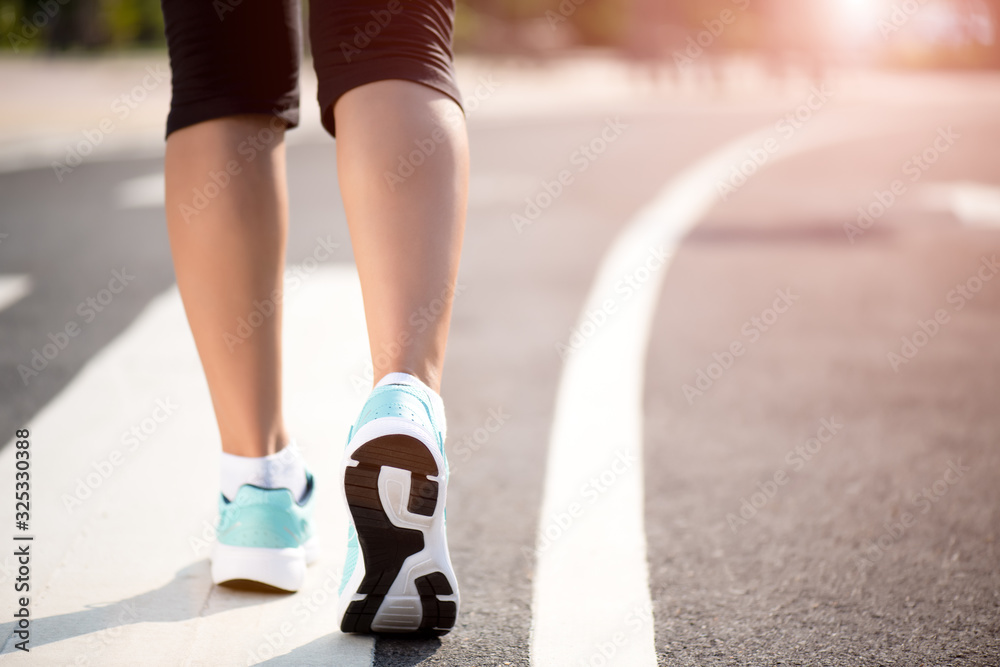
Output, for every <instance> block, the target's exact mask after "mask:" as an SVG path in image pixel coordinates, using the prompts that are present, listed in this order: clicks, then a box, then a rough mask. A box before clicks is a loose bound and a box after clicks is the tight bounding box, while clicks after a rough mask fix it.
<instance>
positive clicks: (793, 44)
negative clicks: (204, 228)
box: [0, 0, 1000, 67]
mask: <svg viewBox="0 0 1000 667" xmlns="http://www.w3.org/2000/svg"><path fill="white" fill-rule="evenodd" d="M727 9H729V10H730V11H739V12H744V11H745V12H746V13H747V14H748V15H749V16H748V18H747V19H746V20H740V21H739V24H738V25H737V26H735V27H734V28H733V29H732V30H725V31H724V32H723V33H722V34H720V35H718V36H717V42H716V43H715V45H714V49H715V51H716V54H719V53H720V52H723V51H725V52H727V53H759V54H764V55H766V56H767V57H768V58H769V59H771V60H772V61H773V62H774V64H775V66H778V67H780V66H782V65H783V64H785V63H787V62H788V61H789V60H793V59H795V58H796V57H798V58H808V59H809V60H810V61H813V62H815V63H816V65H817V66H821V65H824V64H843V63H868V64H892V65H900V66H919V67H928V66H930V67H997V66H1000V50H998V48H997V35H996V31H997V24H998V22H1000V1H998V0H906V1H904V0H752V1H750V0H747V1H746V2H730V1H729V0H670V1H669V2H668V1H666V0H546V1H543V0H459V2H458V9H457V18H456V38H455V41H456V47H457V49H458V50H459V51H461V52H475V53H485V54H516V55H522V56H532V57H538V58H544V57H546V56H551V55H554V54H558V53H559V52H561V51H565V50H567V49H573V48H593V47H601V48H606V49H611V50H614V51H617V52H620V53H622V54H625V55H628V56H631V57H636V58H650V59H655V58H663V57H669V56H670V55H671V53H672V51H674V50H675V49H682V48H683V47H684V46H686V45H687V44H686V38H687V35H688V32H689V31H690V30H691V29H696V28H697V29H701V28H704V27H706V26H707V25H709V24H711V23H712V22H713V21H716V20H718V19H719V15H720V13H721V12H723V11H725V10H727ZM918 9H919V11H918ZM556 27H559V28H560V29H559V30H555V28H556ZM0 34H3V35H5V36H6V38H5V39H4V40H3V43H2V44H0V49H3V50H6V51H11V52H17V53H22V52H23V53H35V54H40V53H47V54H61V53H72V52H77V53H100V52H108V51H114V50H121V49H156V48H162V47H163V46H164V37H163V20H162V16H161V14H160V6H159V3H158V2H156V0H70V1H67V0H0Z"/></svg>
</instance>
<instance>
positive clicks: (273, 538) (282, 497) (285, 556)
mask: <svg viewBox="0 0 1000 667" xmlns="http://www.w3.org/2000/svg"><path fill="white" fill-rule="evenodd" d="M306 478H307V481H306V491H305V494H303V496H302V499H301V500H299V501H296V500H295V499H294V498H293V497H292V492H291V491H289V490H288V489H264V488H261V487H259V486H254V485H252V484H244V485H243V486H241V487H240V488H239V491H237V493H236V497H235V498H233V500H232V501H230V500H227V499H226V497H225V496H223V495H221V494H220V501H219V528H218V531H217V533H216V540H217V542H216V545H215V551H214V552H213V553H212V581H214V582H215V583H216V584H222V583H237V582H256V583H259V584H264V585H266V586H271V587H273V588H277V589H280V590H284V591H292V592H294V591H297V590H299V589H300V588H302V583H303V581H304V580H305V576H306V565H308V564H311V563H313V562H314V561H315V560H316V559H317V557H318V555H319V548H318V547H319V544H318V541H317V539H316V537H315V536H314V535H313V530H312V513H313V506H314V505H315V502H314V500H313V498H314V496H315V485H314V483H313V477H312V475H310V474H308V473H307V474H306Z"/></svg>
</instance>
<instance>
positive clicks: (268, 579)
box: [212, 537, 319, 591]
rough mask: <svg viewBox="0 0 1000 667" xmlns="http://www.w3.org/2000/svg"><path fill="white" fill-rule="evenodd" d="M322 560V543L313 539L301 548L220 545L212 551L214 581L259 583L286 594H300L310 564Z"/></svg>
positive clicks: (217, 544)
mask: <svg viewBox="0 0 1000 667" xmlns="http://www.w3.org/2000/svg"><path fill="white" fill-rule="evenodd" d="M318 558H319V540H318V539H317V538H316V537H312V538H310V539H309V540H307V541H306V542H305V544H303V545H301V546H298V547H287V548H283V549H269V548H266V547H240V546H233V545H231V544H220V543H216V545H215V549H214V551H213V552H212V581H213V582H215V583H216V584H221V583H225V582H227V581H236V580H248V581H257V582H260V583H262V584H267V585H268V586H273V587H275V588H280V589H282V590H286V591H297V590H299V589H300V588H302V584H303V583H304V581H305V576H306V565H309V564H312V563H314V562H316V560H317V559H318Z"/></svg>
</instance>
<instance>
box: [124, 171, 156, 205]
mask: <svg viewBox="0 0 1000 667" xmlns="http://www.w3.org/2000/svg"><path fill="white" fill-rule="evenodd" d="M165 188H166V185H165V181H164V176H163V172H162V171H160V172H157V173H155V174H146V175H145V176H137V177H135V178H130V179H128V180H126V181H122V182H121V183H119V184H118V186H117V187H116V188H115V191H114V197H115V208H118V209H123V208H163V201H164V197H165Z"/></svg>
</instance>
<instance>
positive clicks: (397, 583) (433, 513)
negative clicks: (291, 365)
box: [340, 374, 459, 634]
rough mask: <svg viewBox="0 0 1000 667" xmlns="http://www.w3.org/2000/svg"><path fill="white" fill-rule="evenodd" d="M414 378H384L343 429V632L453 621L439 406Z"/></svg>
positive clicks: (447, 625) (421, 629)
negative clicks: (345, 513)
mask: <svg viewBox="0 0 1000 667" xmlns="http://www.w3.org/2000/svg"><path fill="white" fill-rule="evenodd" d="M393 376H398V374H393ZM393 376H390V378H387V379H391V378H392V377H393ZM383 383H384V384H383ZM418 383H419V381H418V380H415V378H414V383H412V384H411V383H406V384H402V383H400V384H397V383H392V382H386V380H383V382H382V383H379V386H376V387H375V389H373V390H372V393H371V394H370V395H369V397H368V400H367V402H366V403H365V406H364V408H362V410H361V415H360V417H358V421H357V422H356V423H355V424H354V426H353V427H352V428H351V431H350V433H349V435H348V440H347V450H346V452H345V458H344V496H345V499H346V501H347V508H348V516H349V526H348V546H347V558H346V561H345V565H344V574H343V580H342V582H341V586H340V619H341V621H340V629H341V630H342V631H343V632H358V633H369V632H385V633H422V634H423V633H426V634H444V633H446V632H448V631H449V630H451V628H452V627H453V626H454V625H455V618H456V616H457V614H458V607H459V596H458V583H457V582H456V580H455V573H454V571H453V570H452V567H451V558H450V557H449V555H448V539H447V536H446V534H445V500H446V497H447V485H448V464H447V461H446V460H445V455H444V428H445V427H444V409H443V406H442V405H441V399H440V398H439V397H438V396H437V394H435V393H433V392H432V391H431V390H430V389H428V388H427V387H426V386H425V385H423V384H418Z"/></svg>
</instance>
